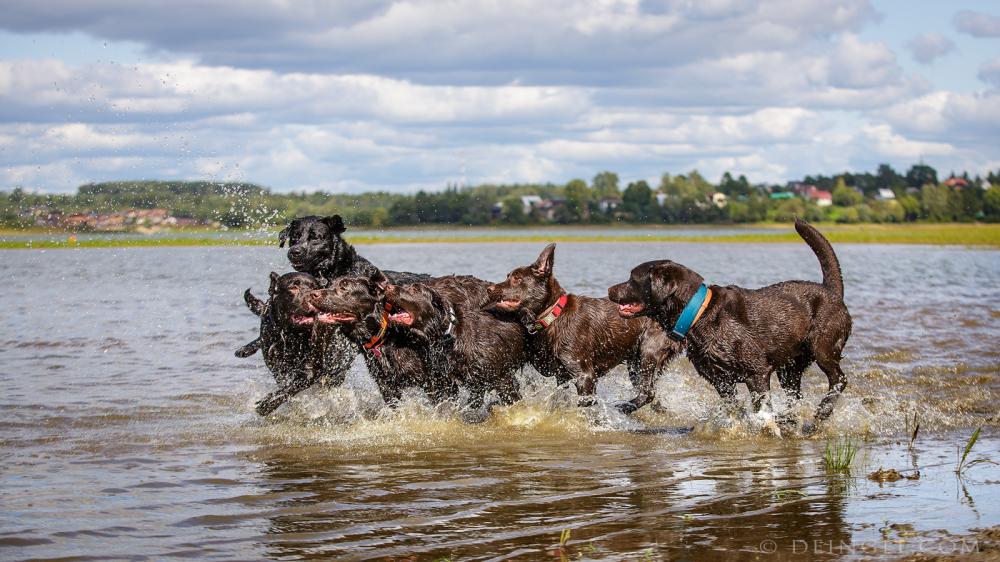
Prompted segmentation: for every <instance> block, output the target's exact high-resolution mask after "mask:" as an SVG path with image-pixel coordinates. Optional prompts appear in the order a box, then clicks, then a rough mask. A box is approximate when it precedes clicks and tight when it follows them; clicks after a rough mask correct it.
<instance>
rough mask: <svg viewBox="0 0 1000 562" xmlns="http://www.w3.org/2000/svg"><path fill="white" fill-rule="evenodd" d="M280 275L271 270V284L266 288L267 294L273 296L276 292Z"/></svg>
mask: <svg viewBox="0 0 1000 562" xmlns="http://www.w3.org/2000/svg"><path fill="white" fill-rule="evenodd" d="M279 277H281V276H280V275H278V274H277V273H275V272H273V271H272V272H271V286H270V287H268V288H267V294H269V295H271V296H272V297H273V296H274V294H275V293H277V292H278V278H279Z"/></svg>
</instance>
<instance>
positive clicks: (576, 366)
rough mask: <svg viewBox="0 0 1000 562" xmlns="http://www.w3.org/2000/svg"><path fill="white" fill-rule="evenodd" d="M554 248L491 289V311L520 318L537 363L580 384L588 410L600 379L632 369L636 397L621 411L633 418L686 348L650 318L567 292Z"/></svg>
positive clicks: (545, 371)
mask: <svg viewBox="0 0 1000 562" xmlns="http://www.w3.org/2000/svg"><path fill="white" fill-rule="evenodd" d="M555 248H556V246H555V244H549V245H548V246H546V247H545V249H544V250H542V253H541V254H540V255H539V256H538V259H537V260H535V263H533V264H531V265H529V266H524V267H518V268H517V269H514V270H513V271H511V272H510V273H509V274H508V275H507V279H506V280H504V281H503V282H502V283H498V284H496V285H493V286H491V287H490V288H489V290H488V292H489V301H490V303H491V304H490V306H491V307H492V308H495V309H497V310H500V311H505V312H508V313H513V314H515V315H516V316H517V317H518V318H519V319H520V320H521V322H522V323H523V324H524V326H525V328H526V329H527V331H528V332H529V334H530V336H529V342H530V346H531V355H532V357H531V362H532V364H533V365H534V366H535V368H536V369H537V370H538V371H539V372H540V373H542V374H543V375H547V376H555V377H556V381H557V383H558V384H562V383H563V382H566V381H570V380H572V381H574V383H575V384H576V389H577V393H578V394H579V396H580V405H582V406H587V405H591V404H593V403H594V391H595V388H596V385H597V379H598V378H600V377H602V376H604V375H605V374H606V373H607V372H608V371H610V370H611V369H612V368H614V367H616V366H618V365H620V364H621V363H626V364H627V366H628V373H629V379H631V381H632V384H633V386H634V387H635V389H636V391H637V392H638V395H637V396H636V397H635V398H633V399H632V400H630V401H629V402H626V403H624V404H622V405H620V406H619V408H620V409H621V410H622V411H623V412H625V413H626V414H628V413H631V412H634V411H635V410H638V409H639V408H641V407H643V406H645V405H646V404H648V403H649V402H650V401H652V399H653V391H654V388H653V387H654V385H655V383H656V378H657V376H658V375H659V373H660V371H661V370H662V369H663V367H664V365H666V364H667V363H668V362H669V361H670V360H671V359H672V358H673V357H674V356H675V355H677V353H679V352H680V349H681V347H680V345H679V344H678V343H676V342H673V341H671V340H670V338H668V337H667V334H666V332H664V331H663V329H662V328H660V326H659V325H658V324H657V323H656V322H654V321H652V320H650V319H648V318H630V319H625V318H622V317H621V316H620V315H619V314H618V307H617V306H615V305H614V304H613V303H612V302H611V301H609V300H608V299H605V298H591V297H584V296H579V295H572V294H568V293H566V292H565V291H564V290H563V288H562V287H561V286H560V285H559V282H558V281H557V280H556V278H555V276H554V275H553V274H552V268H553V265H554V260H555Z"/></svg>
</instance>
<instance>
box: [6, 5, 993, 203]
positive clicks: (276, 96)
mask: <svg viewBox="0 0 1000 562" xmlns="http://www.w3.org/2000/svg"><path fill="white" fill-rule="evenodd" d="M4 8H5V14H4V18H3V19H2V21H0V28H5V29H10V30H14V31H17V32H30V31H38V30H45V31H47V32H51V33H53V34H55V33H65V32H72V33H76V34H78V35H80V36H84V34H87V35H89V36H92V37H100V38H109V39H112V40H116V39H117V40H130V41H135V42H137V43H138V44H140V45H142V46H143V47H144V48H147V49H150V50H152V51H155V52H156V56H155V57H150V58H148V59H146V60H148V61H150V62H141V61H135V62H129V63H128V64H121V63H122V62H123V61H118V62H108V61H106V62H103V63H91V64H77V65H74V64H70V63H68V62H65V61H60V60H55V59H51V58H45V57H35V58H30V57H29V58H24V59H20V60H12V59H9V58H8V59H4V58H0V182H4V183H6V184H7V185H11V184H13V183H22V184H30V186H37V187H41V188H45V189H49V190H60V191H66V190H71V189H73V188H75V186H76V185H77V184H78V183H83V182H85V181H98V180H106V179H122V178H128V177H165V178H175V177H176V178H202V179H222V180H244V181H255V182H259V183H262V184H265V185H268V186H271V187H274V188H275V189H278V190H289V189H296V190H316V189H328V190H352V191H359V190H373V189H388V190H397V191H412V190H415V189H420V188H440V187H442V186H443V185H444V184H445V183H446V182H455V181H458V180H459V179H461V178H462V177H465V178H466V180H467V181H468V182H469V183H478V182H486V181H492V182H501V181H502V182H526V181H564V180H568V179H570V178H572V177H585V178H589V177H592V175H593V174H594V173H596V172H598V171H601V170H604V169H610V170H615V171H618V172H619V173H620V174H621V176H622V177H623V178H628V177H632V178H638V177H658V176H659V175H660V174H661V173H663V172H671V173H678V172H685V171H688V170H690V169H692V168H699V169H701V171H702V172H703V173H705V174H706V175H707V176H709V177H717V176H718V175H719V174H721V172H722V171H726V170H730V171H734V172H736V173H745V174H747V175H748V176H749V177H750V179H751V180H752V181H762V180H767V181H783V180H786V179H792V178H794V177H797V176H801V175H803V174H806V173H818V172H823V173H834V172H838V171H843V170H845V169H873V168H874V166H875V165H876V164H877V163H879V162H881V161H886V160H887V161H891V162H892V163H893V164H894V165H897V166H902V167H905V166H907V165H908V164H909V163H911V162H908V161H907V159H911V158H914V157H919V156H923V155H926V156H933V157H934V158H939V159H941V160H942V161H945V162H949V163H954V167H956V169H960V168H958V165H960V164H961V165H966V164H968V165H969V166H971V167H970V169H973V168H978V167H981V166H982V165H983V163H984V162H993V161H995V160H996V157H995V155H992V154H989V151H990V150H991V149H990V147H992V146H997V145H1000V138H998V135H1000V133H998V132H997V131H1000V101H998V99H1000V98H998V96H1000V94H997V90H1000V86H998V82H1000V79H998V76H1000V62H998V61H997V59H994V60H991V61H989V62H987V63H985V64H983V65H982V67H980V68H979V74H978V76H979V78H980V79H981V80H983V81H985V82H986V83H987V84H991V85H993V86H994V87H995V88H994V90H990V91H985V92H979V93H957V92H954V91H949V89H948V88H947V87H941V86H938V87H937V88H936V89H935V88H932V87H931V85H930V84H929V83H928V82H927V81H926V80H924V79H922V78H921V77H919V76H915V75H908V74H907V73H906V72H904V70H903V68H902V67H901V66H900V64H899V61H898V60H897V54H896V53H895V52H893V50H892V49H891V48H890V47H889V46H888V45H887V44H886V43H885V42H883V41H881V40H879V39H878V37H875V38H872V35H871V34H870V33H867V31H868V29H866V26H867V25H868V24H870V23H872V22H875V21H877V20H878V18H879V16H878V15H877V14H876V13H875V11H874V9H873V8H872V6H871V3H870V2H869V1H868V0H847V1H843V0H770V1H766V2H765V1H762V0H706V1H704V2H693V1H691V0H656V1H646V0H586V1H583V2H573V1H570V0H557V1H555V2H546V3H537V2H529V1H528V0H517V1H515V2H514V3H495V2H482V1H476V0H445V2H444V3H441V2H431V1H425V0H406V1H398V2H389V1H381V2H376V3H363V4H358V5H354V4H352V3H334V4H329V3H321V2H297V3H286V2H260V3H256V4H254V5H253V6H244V5H243V4H242V3H236V2H235V1H234V0H215V1H213V2H211V3H209V4H204V3H195V2H194V0H178V2H176V3H172V4H170V5H169V6H161V5H152V4H142V3H134V2H126V1H125V0H100V2H97V1H89V0H82V1H79V0H74V1H72V2H70V1H69V0H51V1H50V2H47V3H45V4H44V5H41V4H38V3H37V2H28V1H27V0H11V1H9V2H7V3H5V6H4ZM52 14H59V15H58V17H56V16H53V15H52ZM818 14H819V15H820V16H821V17H818ZM981 15H982V14H979V16H981ZM988 18H989V17H987V18H986V19H985V20H984V19H983V18H979V17H978V16H977V18H976V22H978V23H976V25H975V26H972V25H971V24H969V22H968V21H966V20H967V19H969V18H967V17H965V16H962V17H957V18H956V25H958V22H959V21H961V22H963V23H962V25H964V26H965V27H966V28H968V29H973V28H974V29H976V30H977V31H976V33H983V32H984V30H986V31H988V25H985V24H984V23H983V22H986V24H988V23H989V19H988ZM970 21H971V20H970ZM924 28H931V27H930V26H925V27H924ZM967 31H968V30H967ZM969 32H971V31H969ZM917 39H923V41H918V40H917ZM917 39H915V40H914V41H913V42H912V44H911V45H910V47H911V49H913V50H914V52H915V56H917V57H918V58H919V57H924V58H926V59H927V60H928V61H930V60H933V59H934V58H935V57H937V56H941V54H942V53H943V52H947V50H948V49H950V47H949V46H948V43H947V41H948V40H947V39H946V38H943V37H942V36H939V35H936V34H925V35H923V36H920V37H918V38H917ZM941 39H944V41H941ZM141 48H142V47H139V48H136V49H135V50H134V51H133V52H140V51H139V49H141ZM921 48H923V49H924V50H922V51H921V50H920V49H921ZM917 51H920V52H919V54H918V53H917ZM914 155H916V156H914ZM3 187H6V186H5V185H4V184H3V183H0V188H3Z"/></svg>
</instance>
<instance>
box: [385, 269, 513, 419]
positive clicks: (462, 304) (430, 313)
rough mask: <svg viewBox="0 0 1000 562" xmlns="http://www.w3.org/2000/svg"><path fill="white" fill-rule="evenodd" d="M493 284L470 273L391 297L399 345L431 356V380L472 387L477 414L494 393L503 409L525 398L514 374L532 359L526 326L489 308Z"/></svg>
mask: <svg viewBox="0 0 1000 562" xmlns="http://www.w3.org/2000/svg"><path fill="white" fill-rule="evenodd" d="M489 286H490V284H489V283H488V282H487V281H483V280H481V279H477V278H475V277H472V276H468V275H462V276H447V277H441V278H437V279H434V280H433V281H429V282H425V283H414V284H410V285H402V286H397V285H390V286H388V287H387V288H386V296H385V298H386V302H387V303H388V304H389V305H391V310H392V314H391V315H390V317H389V320H390V322H391V323H392V325H393V328H394V329H393V343H394V344H395V345H412V346H413V347H414V349H416V350H417V351H418V352H419V353H421V354H422V355H423V356H425V357H424V360H425V362H426V364H427V365H428V366H429V368H430V369H431V370H432V375H431V376H433V377H435V378H447V379H452V380H454V381H455V382H456V383H457V384H459V385H461V386H463V387H465V388H467V389H468V390H469V392H470V394H471V400H470V403H469V408H471V409H472V410H474V411H479V410H480V409H481V408H483V407H484V400H485V397H486V394H487V393H489V392H490V391H496V393H497V398H498V402H499V403H500V404H503V405H508V404H513V403H514V402H516V401H518V400H520V399H521V393H520V389H519V387H518V383H517V379H516V378H515V376H514V374H515V373H516V372H517V371H518V370H519V369H521V368H522V367H523V366H524V364H525V363H526V361H527V349H526V346H525V341H524V337H525V335H526V334H525V331H524V329H523V328H522V327H521V326H520V324H519V323H517V322H513V321H510V320H504V319H500V318H498V317H497V316H495V315H493V314H490V313H488V312H486V311H484V310H483V307H484V306H485V305H486V304H487V300H488V294H487V288H488V287H489ZM407 340H409V342H408V341H407ZM485 408H486V411H485V413H483V415H488V410H489V406H488V405H486V406H485Z"/></svg>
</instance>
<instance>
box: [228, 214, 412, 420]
mask: <svg viewBox="0 0 1000 562" xmlns="http://www.w3.org/2000/svg"><path fill="white" fill-rule="evenodd" d="M346 230H347V227H346V226H345V225H344V221H343V219H342V218H341V217H340V215H332V216H328V217H318V216H308V217H301V218H297V219H295V220H293V221H292V222H291V223H289V224H288V226H286V227H285V228H284V229H282V230H281V232H279V233H278V246H279V247H284V246H285V244H286V243H287V244H288V246H289V248H288V260H289V261H290V262H291V264H292V267H293V268H295V270H296V271H298V272H300V273H303V274H308V275H311V276H313V277H314V278H315V279H316V281H317V286H316V287H313V288H319V287H320V286H326V285H328V284H329V283H330V281H331V280H333V279H336V278H338V277H341V276H344V275H362V276H370V275H373V274H374V273H375V272H377V271H378V269H377V268H376V267H375V266H374V265H372V264H371V262H369V261H368V260H366V259H364V258H363V257H361V256H359V255H358V254H357V251H355V249H354V247H353V246H351V245H350V244H349V243H347V241H346V240H344V238H343V236H342V234H343V233H344V232H345V231H346ZM387 273H388V275H389V277H390V278H391V279H392V280H393V281H394V282H396V283H407V282H412V281H419V280H423V279H429V278H430V277H429V276H427V275H422V274H416V273H407V272H396V271H390V272H387ZM244 300H246V301H247V305H248V306H250V309H251V310H252V311H254V312H255V313H257V314H258V315H259V314H260V312H259V309H260V308H261V307H262V305H258V304H255V303H254V302H253V301H255V300H256V301H258V302H259V300H258V299H256V298H255V297H253V295H252V294H251V293H250V290H249V289H247V291H246V293H245V294H244ZM255 308H256V309H258V310H255ZM262 328H263V326H262ZM313 339H314V340H315V342H316V346H317V348H316V354H317V359H316V360H317V361H320V359H321V360H322V368H323V369H327V370H328V369H336V368H339V369H341V370H340V371H339V372H327V373H325V376H324V377H322V378H321V379H316V378H315V377H313V378H302V377H299V378H285V379H284V383H283V384H282V381H281V380H279V383H278V384H279V388H278V389H277V390H276V391H274V392H272V393H271V394H269V395H268V396H267V397H266V398H265V399H264V400H262V401H261V403H259V404H258V408H257V411H258V412H262V411H265V410H273V409H275V408H277V407H278V406H280V405H281V402H282V401H284V400H287V399H288V398H290V397H291V396H294V395H295V394H297V393H298V392H301V391H302V390H305V389H306V388H308V387H309V386H311V385H312V383H313V382H315V381H316V380H322V381H324V382H326V383H328V384H340V381H343V379H344V378H345V377H346V375H347V370H348V369H349V368H350V366H351V364H352V363H353V361H354V357H355V356H356V355H357V353H356V351H355V346H354V345H353V344H352V342H350V341H349V340H348V339H346V338H345V337H344V336H343V334H341V333H340V332H339V331H337V330H319V331H318V333H317V334H315V335H314V336H313ZM262 340H263V331H262V332H261V337H260V338H258V339H257V340H255V341H253V342H251V343H249V344H247V345H245V346H243V347H242V348H240V349H239V350H237V352H236V355H237V357H248V356H250V355H252V354H253V353H254V352H255V351H256V350H257V348H260V347H261V346H263V345H264V342H263V341H262ZM308 341H310V340H306V342H307V344H308ZM296 345H297V344H296ZM264 349H265V350H267V349H268V348H267V347H266V346H264ZM296 349H297V347H296ZM338 354H340V355H339V356H338ZM294 355H295V357H296V358H300V357H305V356H307V355H308V353H306V352H296V353H295V354H294ZM265 360H266V353H265ZM288 362H290V361H288ZM270 366H271V364H268V367H270ZM311 366H312V365H311V364H305V363H300V364H299V366H298V367H297V368H295V369H290V368H286V369H283V370H282V372H283V373H286V374H287V373H304V372H305V371H304V370H303V369H309V368H310V367H311ZM272 371H273V369H272ZM262 415H263V414H262Z"/></svg>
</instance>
